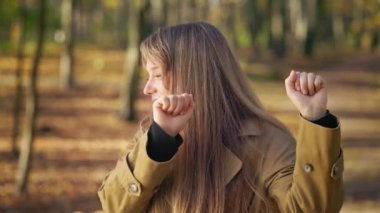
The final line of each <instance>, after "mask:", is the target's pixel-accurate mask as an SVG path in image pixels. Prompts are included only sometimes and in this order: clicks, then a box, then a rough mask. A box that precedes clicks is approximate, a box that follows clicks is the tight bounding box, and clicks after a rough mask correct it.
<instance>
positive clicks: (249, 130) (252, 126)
mask: <svg viewBox="0 0 380 213" xmlns="http://www.w3.org/2000/svg"><path fill="white" fill-rule="evenodd" d="M150 122H151V118H150V117H145V118H144V119H143V120H142V121H141V122H140V127H147V126H149V125H150ZM146 129H147V128H146ZM259 134H261V128H260V126H259V120H258V118H250V119H247V120H244V121H243V122H242V125H241V128H240V134H239V136H240V137H247V136H255V135H259ZM223 152H224V153H223V156H224V157H223V158H224V162H226V164H225V165H226V168H225V169H224V183H225V184H224V185H225V186H226V185H227V184H228V183H229V182H231V180H232V179H233V178H234V177H235V176H236V174H237V173H238V172H239V171H240V170H241V168H242V166H243V162H242V161H241V159H239V158H238V156H236V155H235V154H234V153H233V152H232V151H231V150H230V149H228V148H227V147H226V146H224V149H223Z"/></svg>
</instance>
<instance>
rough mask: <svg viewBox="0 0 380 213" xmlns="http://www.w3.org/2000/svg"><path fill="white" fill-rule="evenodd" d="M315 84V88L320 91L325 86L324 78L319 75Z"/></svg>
mask: <svg viewBox="0 0 380 213" xmlns="http://www.w3.org/2000/svg"><path fill="white" fill-rule="evenodd" d="M314 86H315V90H316V92H318V91H319V90H320V89H322V88H323V80H322V77H321V76H319V75H317V76H316V77H315V79H314Z"/></svg>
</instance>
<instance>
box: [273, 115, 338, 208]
mask: <svg viewBox="0 0 380 213" xmlns="http://www.w3.org/2000/svg"><path fill="white" fill-rule="evenodd" d="M300 120H301V121H300V127H299V135H298V138H297V139H298V140H297V143H296V153H295V159H294V148H293V149H289V148H288V149H287V148H285V149H280V151H277V152H276V154H274V156H273V157H274V158H275V159H276V160H275V162H276V163H273V165H272V166H273V167H272V168H275V169H274V170H273V171H274V172H273V173H272V174H270V175H269V176H270V178H269V180H268V181H267V183H266V185H267V189H268V193H269V196H270V197H272V198H273V199H274V200H275V201H276V203H277V205H278V208H279V209H280V211H281V212H318V213H319V212H339V210H340V208H341V207H342V204H343V194H344V193H343V180H342V173H343V153H342V151H341V148H340V125H338V127H336V128H326V127H323V126H320V125H317V124H315V123H312V122H309V121H307V120H305V119H303V118H301V119H300ZM281 150H282V151H281Z"/></svg>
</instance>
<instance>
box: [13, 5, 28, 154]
mask: <svg viewBox="0 0 380 213" xmlns="http://www.w3.org/2000/svg"><path fill="white" fill-rule="evenodd" d="M18 3H19V17H18V24H19V26H20V35H19V38H18V47H17V65H16V72H15V75H16V94H15V99H14V108H13V129H12V150H11V152H12V154H13V156H15V157H18V155H19V150H18V148H17V139H18V136H19V129H20V128H19V127H20V111H21V99H22V79H21V72H22V69H23V65H24V46H25V17H26V14H25V13H26V8H25V0H19V1H18Z"/></svg>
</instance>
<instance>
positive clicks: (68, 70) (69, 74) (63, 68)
mask: <svg viewBox="0 0 380 213" xmlns="http://www.w3.org/2000/svg"><path fill="white" fill-rule="evenodd" d="M74 2H75V1H74V0H63V1H62V5H61V22H62V28H63V31H64V35H65V39H64V43H63V46H64V48H63V51H62V53H61V60H60V85H61V87H62V88H64V89H67V88H71V87H72V86H73V84H74V35H75V33H74V29H75V27H74V9H75V3H74Z"/></svg>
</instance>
